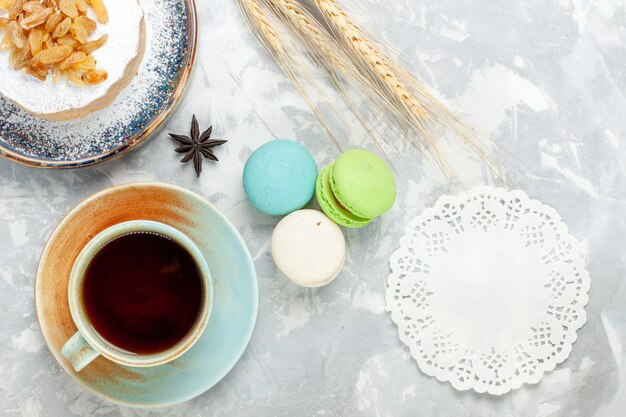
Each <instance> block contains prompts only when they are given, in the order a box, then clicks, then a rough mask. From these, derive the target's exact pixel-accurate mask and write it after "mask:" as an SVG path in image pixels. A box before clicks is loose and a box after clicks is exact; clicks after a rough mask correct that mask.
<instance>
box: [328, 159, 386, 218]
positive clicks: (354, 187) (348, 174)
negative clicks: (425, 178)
mask: <svg viewBox="0 0 626 417" xmlns="http://www.w3.org/2000/svg"><path fill="white" fill-rule="evenodd" d="M330 186H331V188H332V192H333V194H334V196H335V198H336V199H337V200H338V201H339V203H340V204H341V205H342V206H343V207H344V208H346V209H347V210H348V211H349V212H350V213H352V214H353V215H355V216H357V217H360V218H365V219H373V218H375V217H378V216H380V215H382V214H383V213H385V212H387V211H388V210H389V209H390V208H391V207H392V206H393V203H394V202H395V200H396V182H395V180H394V178H393V174H392V173H391V171H390V170H389V167H387V164H385V162H384V161H383V160H382V159H380V158H379V157H378V156H376V155H375V154H373V153H372V152H369V151H365V150H361V149H353V150H350V151H348V152H344V153H343V154H342V155H341V156H340V157H339V158H338V159H337V161H335V163H334V164H333V166H332V169H331V172H330Z"/></svg>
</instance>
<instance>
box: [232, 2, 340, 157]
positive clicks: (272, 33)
mask: <svg viewBox="0 0 626 417" xmlns="http://www.w3.org/2000/svg"><path fill="white" fill-rule="evenodd" d="M239 6H240V8H241V10H242V12H243V15H244V16H245V17H246V19H247V20H248V22H249V23H250V26H251V27H252V29H253V31H254V33H255V34H256V36H257V38H258V39H259V40H260V41H261V43H262V44H263V45H264V46H265V48H266V49H267V51H268V52H269V53H270V55H272V56H273V57H274V59H275V60H276V62H277V63H278V65H279V66H280V68H281V69H282V71H283V72H284V73H285V75H287V77H288V78H289V80H290V81H291V83H292V84H293V86H294V88H295V89H296V90H297V91H298V93H299V94H300V96H302V98H303V99H304V101H305V102H306V104H307V105H308V106H309V108H310V109H311V111H313V113H314V114H315V116H316V118H317V119H318V120H319V121H320V123H321V125H322V127H323V128H324V130H325V131H326V133H327V134H328V135H329V136H330V138H331V139H332V140H333V142H334V143H335V145H336V146H337V148H338V149H339V150H340V151H341V150H342V146H341V144H340V142H339V140H338V139H337V137H336V136H335V134H334V133H333V130H332V129H331V128H330V126H329V125H328V123H327V122H326V119H325V118H324V116H323V115H322V114H321V113H320V111H319V110H318V108H317V106H315V104H314V103H313V100H312V99H311V97H310V95H309V94H308V92H307V91H306V89H305V88H304V86H303V85H302V82H301V81H300V76H302V77H303V78H305V79H307V80H309V81H312V77H311V76H310V74H308V73H304V72H303V71H304V68H305V66H304V65H302V63H301V62H297V61H296V60H295V59H294V55H293V54H292V53H289V52H288V50H289V49H288V45H287V44H286V43H285V42H284V41H283V40H282V38H281V36H280V35H279V34H278V32H276V30H274V28H273V26H272V23H271V22H270V20H269V19H268V17H267V15H266V14H265V11H264V10H263V8H262V5H261V3H260V2H259V0H239Z"/></svg>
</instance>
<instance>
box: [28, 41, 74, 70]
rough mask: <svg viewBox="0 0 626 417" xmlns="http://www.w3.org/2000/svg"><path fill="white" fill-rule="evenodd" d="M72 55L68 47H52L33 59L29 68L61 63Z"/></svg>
mask: <svg viewBox="0 0 626 417" xmlns="http://www.w3.org/2000/svg"><path fill="white" fill-rule="evenodd" d="M71 54H72V48H71V47H70V46H65V45H61V46H53V47H52V48H49V49H44V50H43V51H41V52H39V53H38V54H37V55H35V56H34V57H33V61H32V62H31V66H39V65H52V64H56V63H57V62H61V61H63V60H64V59H65V58H67V57H68V56H70V55H71Z"/></svg>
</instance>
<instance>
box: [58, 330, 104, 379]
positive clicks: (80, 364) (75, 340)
mask: <svg viewBox="0 0 626 417" xmlns="http://www.w3.org/2000/svg"><path fill="white" fill-rule="evenodd" d="M61 354H62V355H63V356H64V357H65V359H67V360H68V361H69V362H70V364H72V368H74V370H75V371H76V372H80V371H81V370H82V369H83V368H84V367H85V366H87V365H89V364H90V363H91V362H93V360H94V359H96V358H97V357H98V356H100V354H99V353H98V352H97V351H96V350H95V349H94V348H92V347H91V346H90V345H89V343H87V341H86V340H85V338H84V337H83V335H82V334H80V332H76V333H74V336H72V337H70V339H69V340H68V341H67V342H65V345H63V348H62V349H61Z"/></svg>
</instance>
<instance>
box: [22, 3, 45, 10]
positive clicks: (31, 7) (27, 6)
mask: <svg viewBox="0 0 626 417" xmlns="http://www.w3.org/2000/svg"><path fill="white" fill-rule="evenodd" d="M43 9H45V7H44V6H43V4H41V3H40V2H38V1H35V0H31V1H29V2H27V3H26V4H24V5H23V6H22V10H24V11H25V12H28V13H35V12H37V11H39V10H43Z"/></svg>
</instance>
